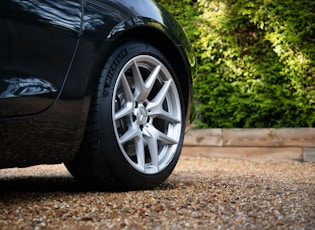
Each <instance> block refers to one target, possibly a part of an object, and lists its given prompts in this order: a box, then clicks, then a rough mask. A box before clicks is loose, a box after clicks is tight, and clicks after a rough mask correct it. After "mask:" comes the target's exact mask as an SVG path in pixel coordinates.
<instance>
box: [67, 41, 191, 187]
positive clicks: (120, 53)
mask: <svg viewBox="0 0 315 230" xmlns="http://www.w3.org/2000/svg"><path fill="white" fill-rule="evenodd" d="M105 60H106V61H105V63H104V66H103V69H102V72H101V74H100V76H99V77H98V79H97V82H96V84H95V90H94V95H93V96H92V99H91V106H90V112H89V117H88V122H87V126H86V131H85V135H84V139H83V141H82V144H81V147H80V150H79V152H78V154H77V156H76V157H75V159H74V160H72V161H71V162H67V163H65V165H66V167H67V168H68V170H69V171H70V173H71V174H72V175H73V176H74V177H75V178H77V179H78V180H79V181H82V182H84V183H85V184H88V185H90V186H93V187H94V188H96V189H101V190H104V189H105V190H137V189H152V188H154V187H156V186H157V185H159V184H161V183H162V182H164V181H165V180H166V179H167V178H168V177H169V175H170V174H171V173H172V171H173V169H174V167H175V165H176V163H177V161H178V158H179V155H180V152H181V148H182V145H183V138H184V121H185V117H184V105H183V95H182V92H181V89H180V87H179V83H178V79H177V78H176V76H175V72H174V70H173V69H172V68H171V66H170V64H169V63H168V61H167V59H166V58H165V57H164V55H163V54H162V53H161V52H160V51H158V50H157V49H156V48H155V47H153V46H152V45H149V44H146V43H144V42H139V41H133V42H127V43H124V44H122V45H120V46H118V47H117V48H116V49H114V51H113V52H111V54H110V55H109V56H108V57H107V58H106V59H105ZM150 76H151V77H150ZM141 79H143V82H142V81H141ZM162 95H164V96H162Z"/></svg>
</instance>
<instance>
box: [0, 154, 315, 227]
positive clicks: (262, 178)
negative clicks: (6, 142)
mask: <svg viewBox="0 0 315 230" xmlns="http://www.w3.org/2000/svg"><path fill="white" fill-rule="evenodd" d="M0 229H79V230H80V229H81V230H88V229H315V163H306V162H296V161H283V162H257V161H255V162H254V161H242V160H231V159H208V158H197V157H187V156H182V157H181V159H180V161H179V163H178V165H177V167H176V169H175V171H174V172H173V174H172V175H171V176H170V178H169V179H168V180H167V181H166V182H165V183H164V184H162V185H161V186H160V187H158V188H156V189H155V190H148V191H131V192H122V193H115V192H93V191H85V189H84V188H82V187H80V186H79V185H78V184H77V183H76V182H75V181H74V180H73V179H72V177H71V176H70V175H69V174H68V173H67V171H66V169H65V168H64V167H63V165H52V166H36V167H30V168H26V169H5V170H0Z"/></svg>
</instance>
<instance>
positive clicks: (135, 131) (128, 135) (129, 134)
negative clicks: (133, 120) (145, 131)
mask: <svg viewBox="0 0 315 230" xmlns="http://www.w3.org/2000/svg"><path fill="white" fill-rule="evenodd" d="M139 132H140V133H139ZM140 135H142V134H141V131H139V128H138V127H137V126H136V125H132V126H130V127H129V129H128V130H127V131H126V132H125V133H124V134H123V135H122V136H121V137H120V138H119V143H120V144H124V143H126V142H127V141H131V140H132V139H134V138H136V137H139V136H140Z"/></svg>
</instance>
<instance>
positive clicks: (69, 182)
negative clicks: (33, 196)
mask: <svg viewBox="0 0 315 230" xmlns="http://www.w3.org/2000/svg"><path fill="white" fill-rule="evenodd" d="M56 191H63V192H85V191H90V190H88V189H87V188H86V187H85V186H83V185H81V184H80V183H78V182H77V181H76V180H75V179H74V178H73V177H71V176H54V175H52V176H45V177H43V176H16V177H10V178H1V179H0V194H3V193H12V192H56Z"/></svg>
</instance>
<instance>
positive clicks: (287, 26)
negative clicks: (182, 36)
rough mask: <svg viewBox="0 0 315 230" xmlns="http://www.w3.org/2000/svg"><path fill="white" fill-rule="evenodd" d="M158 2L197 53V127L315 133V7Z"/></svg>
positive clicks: (235, 0) (265, 0) (279, 1)
mask: <svg viewBox="0 0 315 230" xmlns="http://www.w3.org/2000/svg"><path fill="white" fill-rule="evenodd" d="M160 2H161V3H162V4H163V5H164V6H166V7H167V8H168V9H169V10H170V11H171V12H172V13H173V14H174V16H175V17H176V18H177V19H178V20H179V22H180V23H181V24H182V25H183V26H184V28H185V30H186V32H187V34H188V36H189V38H190V40H191V41H192V44H193V47H194V49H195V53H196V57H197V61H198V76H197V78H196V79H194V90H195V99H196V102H197V103H196V104H197V112H198V116H197V121H196V126H197V127H225V128H229V127H246V128H253V127H259V128H260V127H314V126H315V10H314V9H315V2H313V1H308V0H299V1H293V0H272V1H271V0H256V1H255V0H254V1H247V0H219V1H211V0H196V1H192V0H183V1H165V0H161V1H160Z"/></svg>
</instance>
